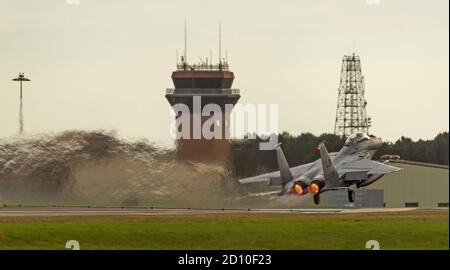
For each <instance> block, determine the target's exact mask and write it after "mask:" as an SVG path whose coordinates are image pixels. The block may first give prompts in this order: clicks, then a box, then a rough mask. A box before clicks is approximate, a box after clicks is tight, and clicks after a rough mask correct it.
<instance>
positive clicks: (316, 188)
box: [309, 183, 320, 194]
mask: <svg viewBox="0 0 450 270" xmlns="http://www.w3.org/2000/svg"><path fill="white" fill-rule="evenodd" d="M309 190H311V192H312V193H314V194H317V193H319V191H320V187H319V185H318V184H316V183H311V185H309Z"/></svg>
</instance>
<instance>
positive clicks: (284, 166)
mask: <svg viewBox="0 0 450 270" xmlns="http://www.w3.org/2000/svg"><path fill="white" fill-rule="evenodd" d="M275 150H276V151H277V161H278V168H279V170H280V177H281V186H283V187H284V185H286V184H287V183H289V182H290V181H292V179H294V177H293V176H292V172H291V169H290V168H289V164H288V163H287V160H286V157H285V156H284V153H283V150H282V149H281V144H278V145H277V147H276V148H275Z"/></svg>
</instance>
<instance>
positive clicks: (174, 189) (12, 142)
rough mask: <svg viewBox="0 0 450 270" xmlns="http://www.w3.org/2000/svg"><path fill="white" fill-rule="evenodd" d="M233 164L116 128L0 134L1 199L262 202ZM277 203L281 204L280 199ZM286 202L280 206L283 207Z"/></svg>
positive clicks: (149, 203)
mask: <svg viewBox="0 0 450 270" xmlns="http://www.w3.org/2000/svg"><path fill="white" fill-rule="evenodd" d="M229 167H230V166H229V165H224V164H209V163H208V164H206V163H195V162H189V161H182V160H179V159H176V154H175V150H174V149H165V148H162V147H159V146H157V145H155V144H153V143H151V142H149V141H148V140H138V141H127V140H124V139H121V138H118V137H117V136H116V135H115V134H114V133H113V132H104V131H65V132H62V133H57V134H41V135H24V136H19V137H14V138H0V198H1V199H0V203H1V204H24V205H25V204H28V205H90V206H155V207H156V206H157V207H203V208H214V207H217V208H223V207H264V206H266V205H267V203H268V202H267V199H266V198H262V197H259V196H256V197H255V196H252V195H249V194H252V192H253V194H254V192H255V190H254V189H249V188H247V187H242V186H241V185H240V184H239V183H237V181H236V179H233V177H232V176H231V171H232V170H231V169H230V168H229ZM277 205H278V204H277ZM280 207H282V205H280Z"/></svg>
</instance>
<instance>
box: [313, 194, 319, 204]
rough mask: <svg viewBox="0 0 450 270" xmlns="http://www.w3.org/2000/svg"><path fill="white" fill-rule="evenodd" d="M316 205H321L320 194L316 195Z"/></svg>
mask: <svg viewBox="0 0 450 270" xmlns="http://www.w3.org/2000/svg"><path fill="white" fill-rule="evenodd" d="M314 203H315V204H316V205H318V204H319V203H320V195H319V194H315V195H314Z"/></svg>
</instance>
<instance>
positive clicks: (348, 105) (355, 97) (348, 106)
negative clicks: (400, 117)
mask: <svg viewBox="0 0 450 270" xmlns="http://www.w3.org/2000/svg"><path fill="white" fill-rule="evenodd" d="M364 88H365V87H364V76H362V73H361V61H360V58H359V56H356V55H355V53H353V54H352V55H345V56H344V58H343V60H342V70H341V81H340V85H339V89H338V91H339V96H338V102H337V103H338V104H337V109H336V123H335V126H334V134H336V135H341V136H344V137H347V136H349V135H351V134H353V133H357V132H364V133H366V134H369V127H370V125H371V119H370V117H367V113H366V105H367V101H366V99H365V98H364V91H365V89H364Z"/></svg>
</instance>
